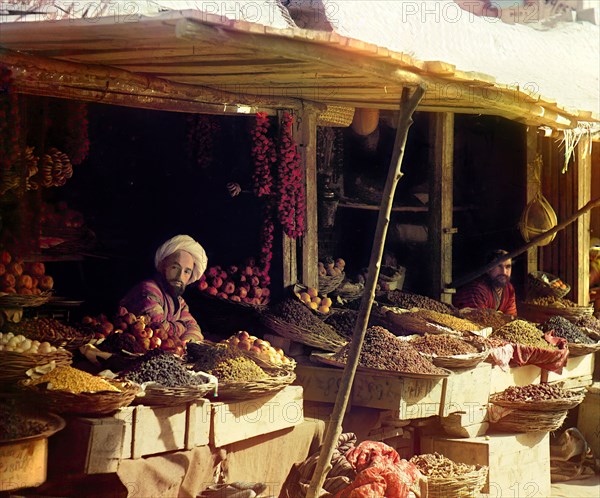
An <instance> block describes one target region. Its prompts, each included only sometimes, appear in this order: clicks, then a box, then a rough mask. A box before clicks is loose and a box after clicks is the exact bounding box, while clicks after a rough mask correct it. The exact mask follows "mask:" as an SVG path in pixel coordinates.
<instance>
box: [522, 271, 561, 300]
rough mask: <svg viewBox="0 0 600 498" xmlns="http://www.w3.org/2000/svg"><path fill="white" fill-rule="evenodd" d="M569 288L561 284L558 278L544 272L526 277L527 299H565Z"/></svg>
mask: <svg viewBox="0 0 600 498" xmlns="http://www.w3.org/2000/svg"><path fill="white" fill-rule="evenodd" d="M570 290H571V286H570V285H569V284H566V283H565V282H563V281H562V280H561V279H560V277H557V276H556V275H552V274H551V273H547V272H544V271H534V272H531V273H529V274H528V275H527V298H528V299H535V298H536V297H546V296H553V297H558V298H561V297H565V296H566V295H567V294H568V293H569V291H570Z"/></svg>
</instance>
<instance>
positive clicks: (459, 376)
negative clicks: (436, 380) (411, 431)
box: [440, 363, 492, 417]
mask: <svg viewBox="0 0 600 498" xmlns="http://www.w3.org/2000/svg"><path fill="white" fill-rule="evenodd" d="M491 373H492V365H491V364H490V363H480V364H479V365H477V367H475V368H467V369H460V370H454V371H453V372H452V374H451V375H450V376H449V377H448V378H447V379H446V387H445V389H444V393H443V396H442V401H441V403H440V417H446V416H448V415H449V414H450V413H457V412H463V413H466V414H469V413H472V412H473V410H474V409H479V408H480V407H481V406H484V405H486V404H487V402H488V399H489V397H490V389H491Z"/></svg>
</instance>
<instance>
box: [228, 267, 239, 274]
mask: <svg viewBox="0 0 600 498" xmlns="http://www.w3.org/2000/svg"><path fill="white" fill-rule="evenodd" d="M238 270H239V268H238V267H237V266H235V265H231V266H230V267H229V274H230V275H235V274H236V273H237V272H238Z"/></svg>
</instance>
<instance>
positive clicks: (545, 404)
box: [490, 384, 585, 411]
mask: <svg viewBox="0 0 600 498" xmlns="http://www.w3.org/2000/svg"><path fill="white" fill-rule="evenodd" d="M584 398H585V394H584V393H581V392H577V391H570V390H568V389H563V388H561V387H558V386H555V385H550V384H529V385H526V386H510V387H508V388H507V389H505V390H504V391H503V392H501V393H496V394H492V395H491V396H490V403H493V404H494V405H498V406H502V407H504V408H514V409H523V410H529V411H556V410H570V409H571V408H575V407H576V406H577V405H579V404H580V403H581V402H582V401H583V399H584Z"/></svg>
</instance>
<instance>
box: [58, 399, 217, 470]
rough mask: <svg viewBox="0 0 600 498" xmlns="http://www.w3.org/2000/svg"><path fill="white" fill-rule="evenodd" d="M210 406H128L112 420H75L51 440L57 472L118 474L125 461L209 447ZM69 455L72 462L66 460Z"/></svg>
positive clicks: (93, 418) (84, 418) (196, 404)
mask: <svg viewBox="0 0 600 498" xmlns="http://www.w3.org/2000/svg"><path fill="white" fill-rule="evenodd" d="M210 423H211V420H210V402H209V401H208V400H205V399H203V400H200V401H199V402H197V403H188V404H187V405H180V406H176V407H167V406H160V407H159V406H157V407H150V406H143V405H139V406H129V407H126V408H122V409H120V410H119V411H117V412H116V413H115V414H114V415H112V416H110V417H71V418H70V419H69V420H68V424H67V427H66V428H65V429H64V430H62V431H60V432H59V433H58V434H55V435H54V436H53V437H52V438H51V439H50V455H51V459H50V465H51V466H52V470H53V472H54V473H55V474H56V473H60V472H69V473H82V474H104V473H111V472H116V471H117V470H118V468H119V463H120V461H121V460H125V459H130V458H141V457H144V456H150V455H156V454H159V453H164V452H167V451H174V450H181V449H191V448H193V447H195V446H203V445H207V444H208V442H209V433H210ZM64 455H69V458H64Z"/></svg>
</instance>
